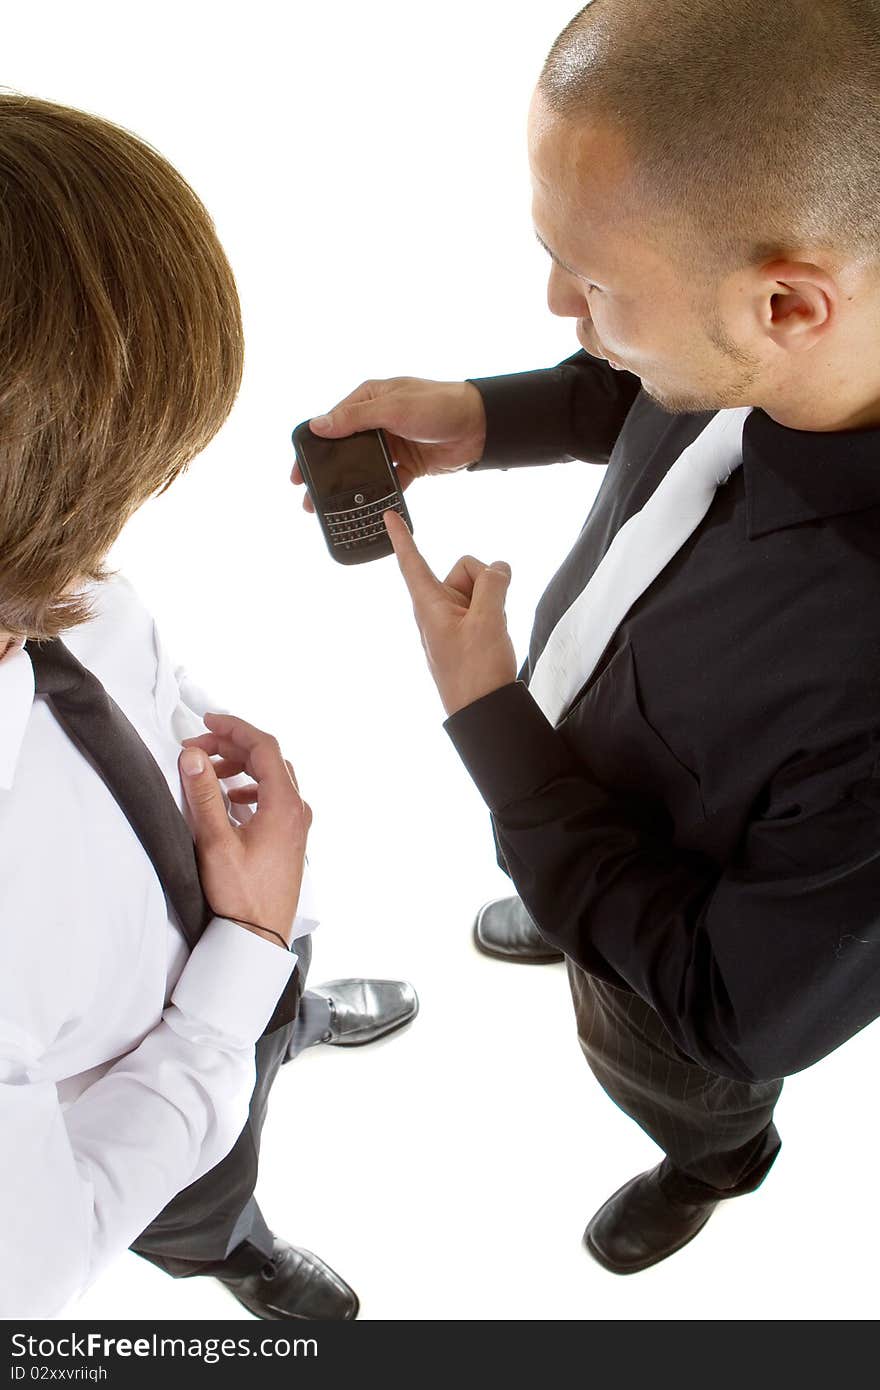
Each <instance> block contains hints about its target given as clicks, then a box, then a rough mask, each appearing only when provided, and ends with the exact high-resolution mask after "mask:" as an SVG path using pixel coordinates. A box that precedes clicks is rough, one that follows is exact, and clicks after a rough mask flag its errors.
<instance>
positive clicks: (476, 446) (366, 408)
mask: <svg viewBox="0 0 880 1390" xmlns="http://www.w3.org/2000/svg"><path fill="white" fill-rule="evenodd" d="M309 425H310V427H311V429H312V431H313V432H314V433H315V434H318V435H320V436H321V438H322V439H342V438H344V437H345V436H347V435H349V434H356V433H357V432H358V431H359V430H382V432H383V434H384V436H385V442H386V444H387V445H388V449H389V451H390V453H391V458H392V460H393V462H394V465H395V467H396V469H397V477H398V481H399V482H400V486H401V487H402V488H407V487H409V485H410V483H411V482H412V481H413V479H414V478H423V477H425V476H426V475H428V474H438V473H455V472H457V471H458V469H460V468H466V467H467V465H468V464H469V463H476V462H477V461H478V460H479V459H480V458H481V457H482V454H483V450H484V448H485V445H486V411H485V408H484V406H483V398H482V396H481V395H480V393H479V391H478V390H477V388H476V386H474V385H473V383H472V382H469V381H427V380H424V379H422V378H421V377H414V376H396V377H390V378H389V379H387V380H385V381H365V382H363V384H362V385H360V386H359V387H358V388H357V390H356V391H352V393H351V395H349V396H346V397H345V399H344V400H341V401H340V402H339V403H338V405H335V406H334V407H333V409H332V411H331V412H330V413H329V415H321V416H317V417H316V418H314V419H312V420H310V421H309ZM290 481H291V482H292V483H296V484H299V485H301V484H302V481H303V476H302V474H301V472H300V471H299V465H298V464H295V465H294V469H293V472H292V473H291V475H290ZM303 506H304V507H305V509H306V511H307V512H313V511H314V510H315V509H314V507H313V506H312V502H311V498H310V497H309V495H308V493H307V494H306V496H305V498H304V500H303Z"/></svg>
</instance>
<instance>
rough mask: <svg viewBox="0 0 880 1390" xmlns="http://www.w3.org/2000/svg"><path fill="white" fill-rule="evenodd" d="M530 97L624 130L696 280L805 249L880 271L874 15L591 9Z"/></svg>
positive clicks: (663, 2) (725, 0)
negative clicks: (879, 263)
mask: <svg viewBox="0 0 880 1390" xmlns="http://www.w3.org/2000/svg"><path fill="white" fill-rule="evenodd" d="M539 86H540V89H541V92H542V94H543V96H544V98H545V100H546V102H547V104H548V105H549V106H550V108H551V110H553V111H555V112H556V113H557V114H558V115H561V116H564V117H568V118H571V119H575V120H579V119H588V120H591V119H596V118H598V119H599V120H605V121H607V122H609V123H610V124H612V125H614V126H616V127H617V128H618V129H619V130H620V131H621V133H622V134H623V135H624V138H625V139H626V140H627V142H628V145H629V147H630V150H631V152H632V155H633V159H634V165H635V168H634V175H635V179H636V186H637V189H638V193H639V198H640V200H641V199H642V198H643V199H644V200H645V204H646V207H647V208H648V209H650V210H652V211H653V212H654V213H656V214H657V216H658V223H659V225H662V226H663V228H664V231H665V233H666V234H667V235H669V236H670V237H671V241H670V243H669V244H670V249H672V250H673V254H677V255H678V256H679V258H680V259H682V258H684V257H687V258H688V260H689V262H690V266H691V268H692V270H694V271H695V272H696V273H697V274H699V273H700V272H701V271H707V272H708V273H710V274H711V273H716V272H718V271H720V270H722V269H732V268H734V267H739V266H742V265H748V264H760V262H761V260H762V259H765V258H766V257H767V256H769V255H774V254H785V252H786V251H795V250H797V249H800V248H803V247H806V246H823V247H829V248H833V249H835V250H838V251H842V252H844V253H847V254H852V255H855V256H857V257H859V258H864V259H865V260H866V261H867V262H868V263H873V262H875V261H876V260H877V259H878V258H880V4H878V0H593V3H592V4H591V5H588V6H587V7H586V8H585V9H583V10H581V11H580V13H579V14H577V15H576V16H575V18H574V19H573V20H572V21H571V22H570V23H569V24H568V25H567V27H566V28H565V29H564V30H563V31H562V33H561V34H560V35H559V37H558V39H557V40H556V42H555V44H554V45H553V47H552V49H551V51H550V54H549V56H548V58H547V60H546V63H545V65H544V69H543V72H542V74H541V77H540V81H539ZM695 236H696V237H697V238H698V242H697V246H696V247H695V246H694V237H695Z"/></svg>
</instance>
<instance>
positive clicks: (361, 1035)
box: [311, 979, 419, 1047]
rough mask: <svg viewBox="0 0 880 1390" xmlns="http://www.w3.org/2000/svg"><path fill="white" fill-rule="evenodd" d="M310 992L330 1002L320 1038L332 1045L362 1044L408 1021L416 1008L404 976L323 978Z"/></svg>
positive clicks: (414, 999) (417, 1006)
mask: <svg viewBox="0 0 880 1390" xmlns="http://www.w3.org/2000/svg"><path fill="white" fill-rule="evenodd" d="M311 992H312V993H313V994H319V995H321V996H322V998H324V999H326V1000H327V1002H328V1003H329V1005H330V1031H329V1032H328V1033H327V1034H326V1036H325V1037H323V1038H322V1039H321V1041H322V1042H325V1043H329V1044H330V1045H331V1046H332V1047H363V1046H364V1045H365V1044H366V1043H371V1042H375V1041H376V1039H377V1038H384V1037H386V1036H387V1034H388V1033H394V1032H396V1031H397V1029H398V1028H403V1027H404V1025H405V1024H407V1023H411V1022H412V1020H413V1019H414V1018H415V1016H416V1014H417V1013H418V1011H419V1001H418V996H417V995H416V992H415V990H414V989H413V987H412V985H411V984H408V983H407V982H406V980H357V979H355V980H327V981H326V983H325V984H322V985H315V986H314V988H313V989H312V991H311Z"/></svg>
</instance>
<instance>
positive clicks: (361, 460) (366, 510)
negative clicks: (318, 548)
mask: <svg viewBox="0 0 880 1390" xmlns="http://www.w3.org/2000/svg"><path fill="white" fill-rule="evenodd" d="M291 437H292V439H293V447H294V450H295V452H296V460H297V463H298V464H299V467H300V472H301V473H302V475H303V482H304V483H305V485H306V487H307V488H308V491H309V496H310V497H311V499H312V502H313V503H314V506H315V512H316V514H317V517H318V520H319V522H320V523H321V529H322V531H323V532H324V539H325V540H326V542H327V546H328V549H329V551H330V554H331V555H332V556H333V559H334V560H338V561H339V563H340V564H341V565H360V564H363V563H364V562H365V561H366V560H378V559H380V557H381V556H383V555H391V554H393V549H394V548H393V546H392V544H391V539H390V537H389V535H388V532H387V531H386V529H385V523H384V522H383V520H382V514H383V512H387V511H394V512H398V513H399V514H400V516H402V517H403V519H404V521H405V522H406V524H407V526H408V527H409V529H410V531H412V522H411V521H410V517H409V512H408V511H407V509H406V503H405V501H404V500H403V492H402V490H401V487H400V483H399V482H398V481H397V474H396V473H395V471H394V466H393V464H392V462H391V456H390V454H389V453H388V447H387V445H386V443H385V440H384V438H383V436H382V434H381V431H379V430H361V431H359V432H358V433H357V434H350V435H348V436H347V437H346V438H345V439H324V438H322V437H321V435H318V434H313V433H312V431H311V429H310V428H309V422H308V420H303V422H302V424H301V425H297V427H296V429H295V430H294V431H293V434H292V436H291Z"/></svg>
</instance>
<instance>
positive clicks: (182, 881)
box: [0, 93, 418, 1320]
mask: <svg viewBox="0 0 880 1390" xmlns="http://www.w3.org/2000/svg"><path fill="white" fill-rule="evenodd" d="M0 354H2V367H0V846H2V848H0V882H2V888H0V895H2V904H3V927H2V937H0V1127H2V1130H3V1134H4V1141H3V1145H2V1147H0V1251H2V1255H3V1274H2V1278H0V1314H2V1315H3V1316H5V1317H18V1318H21V1317H46V1316H52V1315H54V1314H57V1313H58V1312H59V1311H61V1310H62V1309H63V1308H64V1307H65V1306H66V1305H67V1304H68V1303H69V1302H70V1301H71V1300H73V1299H75V1298H76V1297H77V1296H78V1295H79V1294H81V1293H82V1291H83V1290H84V1289H85V1288H86V1287H88V1286H89V1285H90V1284H91V1283H92V1282H93V1281H94V1280H95V1278H97V1277H98V1275H99V1274H100V1273H101V1272H102V1270H104V1269H105V1268H106V1266H107V1265H108V1264H109V1263H110V1262H111V1261H112V1260H113V1259H114V1258H115V1257H116V1256H117V1255H119V1254H120V1253H122V1252H123V1251H124V1250H125V1249H126V1247H131V1248H132V1249H133V1250H135V1251H136V1252H137V1253H138V1254H139V1255H142V1256H143V1257H144V1258H146V1259H148V1260H151V1261H152V1262H153V1263H155V1264H156V1265H158V1266H159V1267H161V1268H162V1269H164V1270H166V1271H167V1272H168V1273H170V1274H172V1275H173V1276H175V1277H188V1276H192V1275H198V1274H210V1275H214V1276H216V1277H217V1278H218V1279H220V1280H221V1282H222V1283H223V1284H224V1285H226V1287H228V1288H229V1289H230V1290H231V1292H232V1293H233V1294H234V1295H235V1296H236V1297H237V1298H238V1299H239V1301H240V1302H241V1303H242V1304H243V1305H244V1306H245V1307H247V1308H248V1309H249V1310H250V1311H251V1312H252V1313H254V1314H256V1316H258V1317H262V1318H271V1319H274V1320H277V1319H300V1318H324V1319H326V1318H331V1319H350V1318H353V1317H355V1316H356V1315H357V1311H358V1300H357V1297H356V1295H355V1293H354V1291H353V1290H352V1289H351V1288H349V1286H348V1285H347V1284H346V1283H345V1281H344V1280H343V1279H341V1278H340V1276H339V1275H337V1274H336V1273H335V1272H334V1271H333V1270H332V1269H330V1268H329V1266H327V1265H326V1264H325V1263H324V1262H323V1261H322V1260H320V1259H319V1258H318V1257H317V1256H315V1255H313V1254H312V1253H311V1252H310V1251H306V1250H299V1249H297V1248H295V1247H294V1246H291V1245H289V1244H288V1243H287V1242H286V1241H283V1240H281V1239H280V1238H278V1237H275V1236H273V1235H272V1232H271V1231H270V1229H269V1227H268V1226H267V1224H266V1222H265V1220H264V1218H263V1216H262V1214H261V1212H260V1209H259V1207H258V1206H257V1203H256V1200H255V1198H254V1195H253V1194H254V1186H255V1183H256V1178H257V1163H258V1155H259V1145H260V1132H261V1129H262V1125H263V1120H264V1118H265V1114H266V1105H267V1100H268V1094H269V1090H270V1087H271V1084H272V1081H273V1080H274V1078H275V1076H276V1074H277V1072H278V1070H279V1068H280V1066H281V1065H282V1064H283V1063H285V1062H286V1061H289V1060H291V1058H293V1057H295V1056H296V1055H297V1054H298V1053H299V1052H301V1051H302V1050H303V1049H304V1048H305V1047H309V1046H312V1045H315V1044H318V1043H329V1044H331V1045H334V1046H342V1047H346V1046H356V1045H361V1044H364V1043H369V1042H372V1041H373V1040H374V1039H375V1038H377V1037H381V1036H383V1035H384V1034H387V1033H389V1032H391V1031H392V1030H394V1029H396V1028H399V1027H401V1026H403V1025H404V1024H405V1023H407V1022H409V1021H410V1020H411V1019H412V1018H413V1017H414V1016H415V1013H416V1010H417V1007H418V1001H417V999H416V996H415V992H414V991H413V989H412V987H411V986H410V985H408V984H406V983H405V982H403V981H382V980H358V979H355V980H334V981H330V982H329V983H327V984H326V985H324V986H321V987H318V988H316V989H313V990H309V991H305V992H304V984H305V977H306V972H307V969H308V963H309V958H310V940H311V937H310V933H311V930H312V928H313V927H314V925H315V915H314V912H313V910H312V908H311V906H310V899H309V897H308V893H307V892H306V891H305V890H306V888H307V885H306V884H305V883H304V880H305V877H306V874H307V869H306V862H305V849H306V840H307V836H308V832H309V827H310V824H311V812H310V810H309V808H308V806H307V805H306V803H305V802H304V801H303V799H302V797H301V795H300V792H299V788H298V786H297V781H296V776H295V773H294V769H293V766H292V764H291V763H290V762H288V761H287V760H286V759H285V758H284V757H283V756H282V753H281V749H280V747H279V744H278V741H277V739H275V738H274V737H273V736H272V735H271V734H269V733H267V732H265V731H264V730H261V729H258V728H256V727H255V726H254V725H252V724H250V723H248V722H247V721H246V720H244V719H241V718H239V717H237V716H235V715H232V714H231V713H230V712H228V711H224V710H223V709H222V707H219V706H218V705H217V704H216V703H214V702H212V701H209V700H208V698H207V697H206V696H205V695H204V693H203V692H202V691H201V690H200V689H199V688H198V687H197V686H196V685H195V684H194V683H193V682H192V680H191V679H190V678H189V676H188V675H187V673H186V671H185V669H184V668H183V667H182V666H179V665H177V664H175V663H174V662H173V661H172V660H171V658H170V656H169V654H168V652H167V650H166V648H165V646H164V643H163V642H162V639H161V637H160V634H159V632H158V630H157V627H156V624H155V622H154V620H153V619H152V617H151V616H150V614H149V612H148V611H147V609H146V608H145V607H144V605H143V603H142V602H141V601H140V599H139V597H138V595H137V593H136V592H135V590H134V589H133V588H132V586H131V584H130V583H129V582H128V581H127V580H126V579H125V577H124V576H122V575H121V574H118V573H113V572H112V571H110V570H109V568H108V566H107V562H106V555H107V552H108V550H109V548H110V546H111V545H112V544H113V542H114V541H115V540H116V538H117V537H118V535H119V533H120V531H121V530H122V528H123V526H124V525H125V523H126V521H127V520H128V518H129V517H130V516H131V515H132V513H133V512H135V511H136V510H137V508H138V507H139V506H140V505H141V503H143V502H144V501H146V499H147V498H149V497H152V496H154V495H158V494H160V493H162V492H164V491H165V490H166V489H167V488H168V487H170V486H171V484H172V483H173V482H174V480H175V479H176V478H177V477H179V476H180V474H181V473H183V472H184V471H185V469H186V468H187V466H188V464H189V463H190V461H191V460H192V459H193V458H194V457H195V456H196V455H197V454H198V453H199V451H200V450H202V449H203V448H204V447H205V446H206V445H207V444H208V442H209V441H210V440H211V439H212V438H213V436H214V435H215V434H216V433H217V431H218V430H219V429H220V427H221V425H222V424H223V422H224V420H225V419H226V417H227V415H228V414H229V411H230V410H231V408H232V405H233V402H234V401H235V398H236V394H237V392H238V389H239V385H240V381H241V374H242V361H243V338H242V324H241V314H240V308H239V301H238V295H237V292H236V287H235V281H234V279H233V274H232V271H231V269H230V267H229V264H228V262H227V260H226V256H225V255H224V252H223V250H222V247H221V246H220V243H219V241H218V239H217V235H216V232H215V230H214V226H213V224H212V222H211V219H210V217H209V215H208V213H207V211H206V209H205V208H204V206H203V205H202V203H201V202H200V201H199V199H198V198H197V196H196V194H195V193H194V192H193V190H192V189H191V188H190V187H189V185H188V184H187V183H186V182H185V181H184V180H183V178H181V176H180V175H179V174H178V173H177V172H176V171H175V170H174V169H173V168H172V167H171V165H170V164H168V162H167V161H166V160H165V159H163V158H162V157H161V155H159V154H158V153H157V152H156V151H155V150H153V149H152V148H151V147H150V146H149V145H147V144H146V143H145V142H144V141H142V140H140V139H139V138H138V137H136V136H135V135H133V134H132V133H131V132H129V131H126V130H124V129H121V128H120V127H118V126H116V125H113V124H112V123H110V122H109V121H106V120H104V119H101V118H99V117H98V116H95V115H91V114H88V113H86V112H83V111H77V110H72V109H70V108H68V107H65V106H60V105H56V104H54V103H51V102H48V101H43V100H39V99H36V98H33V97H29V96H24V95H20V94H14V93H12V94H10V93H3V94H0ZM294 1178H295V1172H294Z"/></svg>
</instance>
